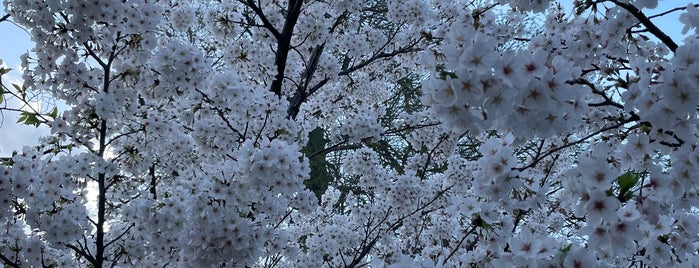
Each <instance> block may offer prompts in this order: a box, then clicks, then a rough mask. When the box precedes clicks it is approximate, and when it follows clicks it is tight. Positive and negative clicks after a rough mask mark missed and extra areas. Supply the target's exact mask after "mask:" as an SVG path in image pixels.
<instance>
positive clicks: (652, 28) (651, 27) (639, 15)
mask: <svg viewBox="0 0 699 268" xmlns="http://www.w3.org/2000/svg"><path fill="white" fill-rule="evenodd" d="M611 1H612V3H614V4H616V5H617V6H619V7H621V8H623V9H625V10H626V11H628V12H629V13H631V15H633V16H634V17H636V19H637V20H638V21H639V22H640V23H641V24H643V26H645V27H646V29H648V32H650V33H651V34H653V35H654V36H655V37H657V38H658V39H660V41H661V42H663V44H665V45H666V46H667V47H668V48H669V49H670V51H672V52H673V53H674V52H675V50H677V43H675V41H673V40H672V38H670V36H668V35H667V34H666V33H665V32H663V31H662V30H660V28H658V26H656V25H655V23H653V22H652V21H651V20H650V18H648V17H647V16H646V15H645V14H643V11H641V10H640V9H638V8H637V7H635V6H634V5H632V4H627V3H622V2H619V0H611Z"/></svg>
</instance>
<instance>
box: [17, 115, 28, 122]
mask: <svg viewBox="0 0 699 268" xmlns="http://www.w3.org/2000/svg"><path fill="white" fill-rule="evenodd" d="M25 120H27V115H26V114H24V113H22V114H20V115H19V118H17V123H22V122H24V121H25Z"/></svg>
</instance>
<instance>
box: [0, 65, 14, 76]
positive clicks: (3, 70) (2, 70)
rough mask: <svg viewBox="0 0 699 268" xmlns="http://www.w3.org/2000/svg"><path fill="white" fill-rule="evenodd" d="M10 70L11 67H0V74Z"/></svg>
mask: <svg viewBox="0 0 699 268" xmlns="http://www.w3.org/2000/svg"><path fill="white" fill-rule="evenodd" d="M10 71H12V69H10V68H4V67H3V68H0V75H3V74H7V73H9V72H10Z"/></svg>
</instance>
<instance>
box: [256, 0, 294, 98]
mask: <svg viewBox="0 0 699 268" xmlns="http://www.w3.org/2000/svg"><path fill="white" fill-rule="evenodd" d="M303 1H304V0H289V2H288V7H287V10H288V12H287V16H286V20H285V21H284V27H283V28H282V31H281V33H279V35H278V36H277V52H276V53H275V55H274V65H276V66H277V75H276V76H275V78H274V81H273V82H272V87H271V90H272V92H274V94H276V95H277V96H279V97H281V96H282V86H283V84H284V72H285V70H286V60H287V59H288V57H289V50H290V49H291V37H292V36H293V34H294V26H296V22H297V21H298V18H299V15H300V14H301V6H303ZM248 2H251V0H248ZM260 12H261V11H260Z"/></svg>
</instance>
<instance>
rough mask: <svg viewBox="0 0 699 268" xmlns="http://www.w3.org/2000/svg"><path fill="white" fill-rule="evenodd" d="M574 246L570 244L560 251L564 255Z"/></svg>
mask: <svg viewBox="0 0 699 268" xmlns="http://www.w3.org/2000/svg"><path fill="white" fill-rule="evenodd" d="M572 246H573V244H568V245H567V246H565V247H563V248H561V249H559V251H561V252H563V253H568V251H570V247H572Z"/></svg>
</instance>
